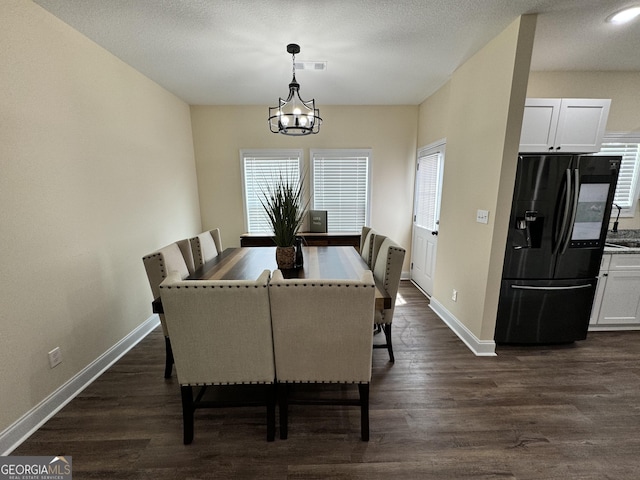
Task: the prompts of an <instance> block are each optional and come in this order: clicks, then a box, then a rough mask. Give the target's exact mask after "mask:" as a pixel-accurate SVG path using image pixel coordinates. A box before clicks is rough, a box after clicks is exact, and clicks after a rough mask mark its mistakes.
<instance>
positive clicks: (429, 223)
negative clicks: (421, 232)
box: [414, 145, 444, 231]
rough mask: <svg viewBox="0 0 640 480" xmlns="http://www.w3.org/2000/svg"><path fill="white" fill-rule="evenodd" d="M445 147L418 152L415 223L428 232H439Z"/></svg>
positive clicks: (440, 146) (439, 146)
mask: <svg viewBox="0 0 640 480" xmlns="http://www.w3.org/2000/svg"><path fill="white" fill-rule="evenodd" d="M443 151H444V145H438V146H437V147H435V148H428V149H422V150H419V151H418V164H417V167H416V168H417V169H416V190H415V205H414V211H415V216H414V222H415V224H416V226H418V227H422V228H426V229H427V230H431V231H435V230H438V220H439V218H438V217H439V215H440V213H439V212H440V189H441V188H442V160H443Z"/></svg>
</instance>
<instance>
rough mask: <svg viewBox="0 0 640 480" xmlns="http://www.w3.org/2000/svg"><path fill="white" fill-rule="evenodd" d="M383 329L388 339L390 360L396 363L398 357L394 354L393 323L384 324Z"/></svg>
mask: <svg viewBox="0 0 640 480" xmlns="http://www.w3.org/2000/svg"><path fill="white" fill-rule="evenodd" d="M382 329H383V330H384V336H385V339H386V341H387V350H389V361H390V362H391V363H395V361H396V358H395V357H394V356H393V344H392V343H391V324H390V323H387V324H384V325H383V326H382Z"/></svg>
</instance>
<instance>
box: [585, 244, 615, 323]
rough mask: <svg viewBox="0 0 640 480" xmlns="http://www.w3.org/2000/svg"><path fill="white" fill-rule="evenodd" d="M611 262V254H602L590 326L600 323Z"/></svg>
mask: <svg viewBox="0 0 640 480" xmlns="http://www.w3.org/2000/svg"><path fill="white" fill-rule="evenodd" d="M610 263H611V254H608V253H605V254H604V255H602V260H601V261H600V273H599V274H598V285H597V286H596V295H595V297H594V299H593V306H592V307H591V317H590V319H589V326H593V325H596V324H597V323H598V317H599V316H600V307H601V306H602V299H603V298H604V290H605V287H606V285H607V277H608V276H609V273H608V272H609V264H610Z"/></svg>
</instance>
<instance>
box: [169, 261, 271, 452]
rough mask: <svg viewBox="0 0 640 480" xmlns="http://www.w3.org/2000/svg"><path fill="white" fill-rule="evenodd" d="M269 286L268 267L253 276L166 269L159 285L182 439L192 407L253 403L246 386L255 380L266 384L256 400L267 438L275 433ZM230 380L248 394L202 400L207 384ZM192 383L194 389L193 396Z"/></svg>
mask: <svg viewBox="0 0 640 480" xmlns="http://www.w3.org/2000/svg"><path fill="white" fill-rule="evenodd" d="M268 286H269V270H265V271H263V272H262V274H261V275H260V276H259V277H258V278H257V279H256V280H182V279H181V278H180V275H178V274H171V275H169V276H168V277H167V279H166V280H165V281H164V282H162V284H161V285H160V293H161V296H162V305H163V307H164V312H165V317H166V322H167V328H168V330H169V335H170V336H171V345H172V348H173V356H174V359H175V364H176V372H177V375H178V383H179V384H180V391H181V396H182V414H183V424H184V443H185V444H189V443H191V442H192V441H193V436H194V433H193V432H194V413H195V410H196V409H198V408H205V407H227V406H244V405H247V406H248V405H256V401H255V400H256V399H255V395H254V392H253V393H252V392H249V391H248V390H253V389H255V386H256V385H261V386H264V389H265V392H264V394H265V397H264V398H263V400H262V401H260V402H259V404H261V405H266V420H267V440H268V441H272V440H273V439H274V438H275V400H276V394H275V365H274V358H273V340H272V335H271V315H270V310H269V289H268ZM231 385H233V386H236V387H234V389H240V390H241V392H240V393H242V391H244V393H246V394H247V395H246V396H244V395H243V398H241V399H239V400H238V401H237V403H234V404H229V402H223V403H218V402H216V401H205V400H202V398H206V397H203V395H204V390H205V389H206V388H207V387H212V388H215V389H224V388H225V387H228V386H231ZM242 385H245V386H246V387H247V388H244V387H241V386H242ZM238 386H240V387H238ZM243 388H244V390H243ZM194 389H197V390H199V392H198V394H197V395H196V397H195V399H194ZM227 390H228V388H227ZM219 393H221V394H223V395H224V392H219ZM223 395H222V396H223Z"/></svg>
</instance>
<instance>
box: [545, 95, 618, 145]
mask: <svg viewBox="0 0 640 480" xmlns="http://www.w3.org/2000/svg"><path fill="white" fill-rule="evenodd" d="M610 105H611V100H606V99H603V100H599V99H579V98H563V99H562V104H561V106H560V116H559V119H558V127H557V133H556V136H555V141H554V151H556V152H567V153H591V152H598V151H599V150H600V146H601V145H602V137H603V136H604V130H605V128H606V126H607V118H608V116H609V107H610Z"/></svg>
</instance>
